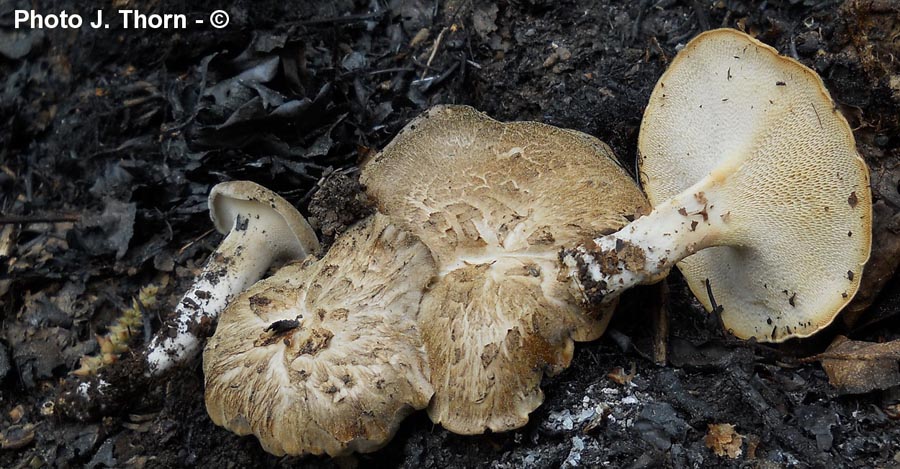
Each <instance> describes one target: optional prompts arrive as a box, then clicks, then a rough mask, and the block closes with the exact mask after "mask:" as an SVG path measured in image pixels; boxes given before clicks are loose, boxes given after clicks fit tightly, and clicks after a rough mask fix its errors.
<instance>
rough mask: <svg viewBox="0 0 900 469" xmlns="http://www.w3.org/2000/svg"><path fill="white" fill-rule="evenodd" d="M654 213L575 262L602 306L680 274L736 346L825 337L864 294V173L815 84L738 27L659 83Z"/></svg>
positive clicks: (644, 138) (680, 62) (867, 238)
mask: <svg viewBox="0 0 900 469" xmlns="http://www.w3.org/2000/svg"><path fill="white" fill-rule="evenodd" d="M638 147H639V151H640V155H641V178H642V182H643V184H644V187H645V189H646V191H647V194H648V197H649V199H650V201H651V202H652V203H653V204H654V211H653V212H652V213H651V214H650V215H648V216H645V217H643V218H640V219H638V220H636V221H635V222H634V223H631V224H630V225H628V226H626V227H625V228H624V229H622V230H620V231H619V232H617V233H613V234H611V235H608V236H604V237H601V238H597V239H595V240H594V241H593V242H592V243H590V244H589V247H581V248H578V249H577V250H570V251H567V252H566V253H565V255H564V261H565V262H566V263H567V264H568V265H570V266H571V267H572V268H573V271H574V272H575V275H576V276H577V277H578V280H579V282H580V284H581V285H582V287H583V289H584V292H585V295H586V296H587V297H588V298H589V299H591V300H592V301H594V302H603V301H606V300H609V299H611V298H614V297H615V296H616V295H618V294H619V293H620V292H621V291H622V290H624V289H626V288H629V287H631V286H633V285H636V284H640V283H651V282H654V281H656V280H658V279H660V278H661V277H663V276H665V275H666V274H667V273H668V272H669V270H670V269H671V268H672V266H673V265H675V263H676V262H677V263H678V266H679V268H680V270H681V272H682V273H683V274H684V277H685V278H686V279H687V282H688V285H689V286H690V288H691V290H692V291H693V292H694V294H695V295H696V296H697V298H698V299H700V301H701V302H702V303H703V304H704V306H705V307H706V308H707V309H708V310H710V311H713V310H721V314H722V320H723V323H724V324H725V327H726V328H727V329H728V330H729V331H731V332H732V333H733V334H734V335H735V336H737V337H740V338H751V337H752V338H756V339H757V340H759V341H766V342H781V341H784V340H786V339H789V338H792V337H807V336H809V335H811V334H813V333H815V332H816V331H818V330H819V329H821V328H823V327H825V326H826V325H828V324H829V323H831V321H832V320H833V319H834V317H835V316H836V315H837V313H838V312H839V311H840V310H841V309H842V308H843V307H844V306H845V305H846V304H847V303H848V302H849V301H850V299H851V298H852V297H853V295H854V294H855V293H856V290H857V288H858V287H859V280H860V278H861V277H862V275H861V273H862V269H863V265H864V264H865V262H866V260H867V259H868V257H869V250H870V247H871V241H872V230H871V225H872V199H871V194H870V191H869V173H868V168H867V167H866V164H865V162H864V161H863V159H862V158H861V157H860V156H859V154H858V153H857V151H856V145H855V142H854V138H853V132H852V131H851V130H850V127H849V125H848V124H847V121H846V120H845V119H844V117H843V116H842V115H841V114H840V112H838V110H837V108H836V107H835V104H834V102H833V101H832V100H831V96H830V95H829V94H828V91H827V90H826V89H825V86H824V84H823V83H822V80H821V78H819V76H818V75H816V73H815V72H813V71H812V70H810V69H809V68H806V67H805V66H803V65H802V64H800V63H799V62H797V61H795V60H792V59H789V58H786V57H782V56H780V55H778V53H777V51H775V49H773V48H771V47H769V46H767V45H765V44H763V43H761V42H759V41H757V40H755V39H753V38H751V37H750V36H748V35H746V34H744V33H741V32H738V31H735V30H731V29H720V30H715V31H709V32H706V33H703V34H700V35H699V36H697V38H695V39H694V40H692V41H691V42H690V43H689V44H688V45H687V46H686V47H685V48H684V50H682V51H681V52H680V53H679V54H678V56H677V57H676V58H675V60H673V62H672V64H671V65H670V66H669V69H668V70H667V71H666V73H665V74H664V75H663V76H662V78H660V80H659V82H658V83H657V85H656V88H655V89H654V90H653V94H652V96H651V97H650V103H649V104H648V106H647V109H646V111H645V113H644V120H643V123H642V125H641V133H640V139H639V143H638Z"/></svg>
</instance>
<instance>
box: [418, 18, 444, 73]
mask: <svg viewBox="0 0 900 469" xmlns="http://www.w3.org/2000/svg"><path fill="white" fill-rule="evenodd" d="M447 29H448V28H447V27H446V26H445V27H444V29H441V33H440V34H438V37H437V39H435V40H434V45H433V46H432V47H431V56H429V57H428V62H426V63H425V70H422V76H421V77H420V78H419V79H420V80H424V79H425V75H427V74H428V69H429V68H430V67H431V62H432V61H433V60H434V56H435V55H437V51H438V48H439V47H441V41H442V40H443V39H444V34H445V33H446V32H447Z"/></svg>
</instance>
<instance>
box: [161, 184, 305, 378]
mask: <svg viewBox="0 0 900 469" xmlns="http://www.w3.org/2000/svg"><path fill="white" fill-rule="evenodd" d="M209 215H210V218H212V221H213V224H214V225H215V227H216V229H217V230H219V232H220V233H224V234H225V235H226V236H225V239H223V240H222V243H221V244H220V245H219V247H218V248H217V249H216V251H215V252H214V253H213V254H212V255H211V256H210V257H209V260H208V261H207V262H206V265H205V266H204V267H203V271H202V272H201V274H200V275H199V276H198V277H197V280H196V281H195V282H194V284H193V285H192V286H191V288H190V289H189V290H188V291H187V292H186V293H185V294H184V297H183V298H182V299H181V301H180V302H178V306H177V307H176V308H175V318H174V324H173V325H171V326H168V325H163V328H162V329H161V330H160V331H159V332H158V333H157V335H156V336H155V337H154V338H153V340H152V341H151V343H150V346H149V347H148V349H147V352H146V353H145V356H146V360H147V368H148V373H149V374H150V375H153V376H157V375H160V374H162V373H163V372H165V371H166V370H168V369H169V368H171V367H173V366H175V365H177V364H179V363H184V362H186V361H188V360H191V359H193V358H194V357H195V356H196V354H197V353H198V352H199V350H200V345H201V343H200V342H201V335H202V331H203V330H204V329H207V330H208V329H209V328H211V327H212V326H213V325H214V324H215V321H216V318H218V316H219V312H220V311H222V309H224V308H225V306H226V305H227V304H228V302H229V301H231V299H232V298H233V297H235V296H237V295H238V294H239V293H240V292H242V291H243V290H244V289H245V288H247V287H249V286H250V285H252V284H253V283H254V282H256V281H257V280H259V279H260V278H262V276H263V275H264V274H265V273H266V271H267V270H268V269H269V267H271V266H272V264H273V263H275V262H279V261H281V262H283V261H287V260H301V259H303V258H305V257H306V256H307V255H308V254H311V253H315V252H318V250H319V240H318V238H316V233H315V232H314V231H313V229H312V228H311V227H310V226H309V223H307V222H306V219H305V218H303V216H302V215H300V212H298V211H297V209H295V208H294V207H293V206H292V205H291V204H290V203H289V202H288V201H286V200H284V199H283V198H281V196H279V195H278V194H275V193H274V192H272V191H270V190H269V189H266V188H265V187H263V186H260V185H259V184H256V183H253V182H250V181H231V182H224V183H221V184H217V185H216V186H215V187H213V189H212V191H211V192H210V194H209Z"/></svg>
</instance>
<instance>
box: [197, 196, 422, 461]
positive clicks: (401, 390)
mask: <svg viewBox="0 0 900 469" xmlns="http://www.w3.org/2000/svg"><path fill="white" fill-rule="evenodd" d="M434 272H435V265H434V261H433V260H432V258H431V255H430V254H429V252H428V249H427V248H426V247H425V246H424V245H423V244H422V243H421V242H419V241H418V240H417V239H416V238H415V237H414V236H412V235H410V234H408V233H406V232H404V231H402V230H400V229H397V228H396V227H395V226H393V225H391V224H390V223H389V221H388V219H387V217H385V216H383V215H377V214H376V215H374V216H373V217H370V218H368V219H366V220H364V221H362V222H360V223H358V224H357V225H355V226H354V227H352V228H351V229H350V230H348V231H347V232H346V233H344V234H343V235H341V237H339V238H338V239H337V241H336V242H335V244H334V245H333V246H332V247H331V249H330V250H329V251H328V253H327V254H325V256H324V257H322V258H321V259H319V260H316V259H315V258H312V257H311V258H309V259H307V260H306V261H305V262H302V263H299V262H298V263H292V264H288V265H287V266H285V267H282V268H281V269H280V270H279V271H278V272H276V273H275V274H274V275H272V276H271V277H269V278H267V279H265V280H262V281H260V282H258V283H257V284H255V285H254V286H253V287H251V288H250V289H249V290H247V291H246V292H244V293H243V294H241V295H240V296H239V297H238V298H237V299H235V300H234V301H233V302H232V303H231V304H230V305H229V306H228V307H227V308H226V310H225V311H224V312H223V313H222V317H221V319H220V320H219V324H218V327H217V328H216V333H215V335H214V336H213V337H212V338H210V340H209V341H208V343H207V345H206V348H205V350H204V352H203V374H204V376H205V380H206V409H207V411H208V412H209V416H210V417H211V418H212V421H213V422H215V423H216V424H217V425H221V426H224V427H225V428H227V429H229V430H231V431H233V432H235V433H237V434H239V435H248V434H253V435H256V437H257V438H258V439H259V441H260V443H261V444H262V447H263V449H265V450H266V451H268V452H269V453H272V454H275V455H284V454H290V455H302V454H323V453H327V454H329V455H331V456H339V455H342V454H345V453H349V452H352V451H357V452H370V451H375V450H377V449H378V448H380V447H381V446H383V445H384V444H385V443H387V442H388V441H389V440H390V439H391V437H392V436H393V435H394V432H395V431H396V430H397V427H398V426H399V424H400V421H401V420H402V419H403V418H404V417H406V416H407V415H408V414H409V413H410V412H412V411H413V410H415V409H423V408H425V406H427V405H428V401H429V399H430V398H431V396H432V394H433V390H432V387H431V384H430V382H429V379H428V378H429V377H428V363H427V359H426V356H425V349H424V346H423V344H422V339H421V336H420V335H419V330H418V327H417V325H416V313H417V311H418V307H419V301H420V299H421V297H422V292H423V290H424V289H425V287H426V285H427V283H428V282H429V280H430V279H431V277H432V276H433V274H434Z"/></svg>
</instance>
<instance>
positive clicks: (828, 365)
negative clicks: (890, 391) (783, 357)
mask: <svg viewBox="0 0 900 469" xmlns="http://www.w3.org/2000/svg"><path fill="white" fill-rule="evenodd" d="M813 358H814V359H815V360H819V361H821V362H822V368H824V369H825V373H826V374H827V375H828V382H830V383H831V385H832V386H834V387H835V388H837V389H838V391H840V392H841V393H844V394H862V393H867V392H869V391H873V390H876V389H887V388H889V387H891V386H896V385H900V370H898V361H900V341H896V340H895V341H891V342H885V343H882V344H877V343H873V342H861V341H856V340H850V339H848V338H846V337H844V336H837V337H835V339H834V341H833V342H832V343H831V345H830V346H829V347H828V350H826V351H825V352H824V353H821V354H819V355H816V356H815V357H813Z"/></svg>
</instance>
